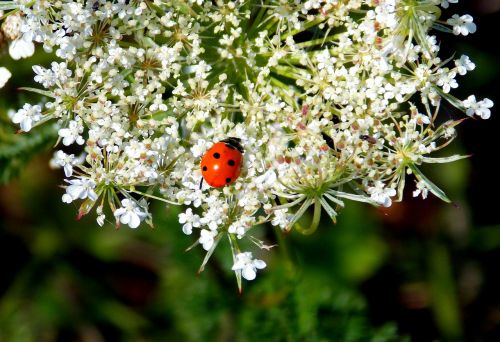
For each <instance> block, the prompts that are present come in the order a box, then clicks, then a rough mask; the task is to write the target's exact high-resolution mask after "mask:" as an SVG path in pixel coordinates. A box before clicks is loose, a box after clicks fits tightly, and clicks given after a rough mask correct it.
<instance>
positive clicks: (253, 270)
mask: <svg viewBox="0 0 500 342" xmlns="http://www.w3.org/2000/svg"><path fill="white" fill-rule="evenodd" d="M265 267H266V263H265V262H264V261H262V260H259V259H253V257H252V253H251V252H244V253H239V254H237V255H236V260H235V261H234V265H233V268H232V269H233V271H240V272H241V275H242V276H243V278H245V279H246V280H254V279H255V277H256V275H257V270H261V269H263V268H265Z"/></svg>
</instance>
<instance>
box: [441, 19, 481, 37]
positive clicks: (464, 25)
mask: <svg viewBox="0 0 500 342" xmlns="http://www.w3.org/2000/svg"><path fill="white" fill-rule="evenodd" d="M447 22H448V24H450V25H452V26H453V33H454V34H455V35H457V36H458V35H459V34H461V35H464V36H467V35H468V34H469V33H474V32H476V24H474V23H473V18H472V16H470V15H469V14H466V15H463V16H461V17H459V16H458V14H454V15H453V16H452V17H451V18H450V19H448V21H447Z"/></svg>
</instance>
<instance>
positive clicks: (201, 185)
mask: <svg viewBox="0 0 500 342" xmlns="http://www.w3.org/2000/svg"><path fill="white" fill-rule="evenodd" d="M202 187H203V177H201V180H200V190H201V188H202Z"/></svg>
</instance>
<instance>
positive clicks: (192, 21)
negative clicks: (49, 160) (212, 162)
mask: <svg viewBox="0 0 500 342" xmlns="http://www.w3.org/2000/svg"><path fill="white" fill-rule="evenodd" d="M456 2H457V0H418V1H416V0H377V1H373V0H345V1H331V0H314V1H295V0H290V1H287V0H280V1H271V0H262V1H260V0H259V1H256V0H255V1H254V0H251V1H231V2H225V1H205V2H203V1H201V0H200V1H183V2H182V4H181V2H173V3H172V4H170V3H169V2H166V1H125V0H116V1H102V0H100V1H83V0H61V1H58V2H57V4H55V5H54V4H52V3H53V2H50V1H35V2H32V1H26V0H16V1H15V2H14V3H15V5H16V6H18V7H19V11H13V13H14V14H12V15H10V16H8V17H7V19H6V20H5V21H4V23H3V24H2V26H1V27H2V30H3V35H4V36H5V37H6V38H7V40H8V41H9V43H10V49H11V50H12V51H11V54H12V57H14V58H21V57H26V56H28V55H30V54H32V53H33V51H34V46H33V42H35V43H40V45H43V49H44V50H45V51H49V52H50V51H52V52H53V53H54V54H55V56H57V58H58V60H57V61H54V62H53V63H51V65H50V67H49V66H47V65H45V66H43V65H36V66H33V71H34V79H35V81H36V82H38V83H39V85H40V87H42V88H43V89H39V90H36V92H37V93H40V94H43V95H46V100H44V102H43V105H42V104H40V105H35V106H31V105H24V107H23V108H21V109H20V110H19V111H17V112H16V113H14V114H13V115H12V120H13V122H14V123H17V124H19V125H20V127H21V130H23V131H28V130H30V129H31V128H32V127H33V126H34V125H36V124H40V123H42V122H47V121H52V122H53V123H55V125H56V127H57V129H58V134H59V139H60V142H61V144H62V145H63V146H71V148H72V152H73V153H75V154H76V155H80V153H79V152H80V151H79V150H81V152H82V154H81V155H82V158H75V157H74V156H73V155H72V154H67V152H63V151H59V152H57V153H56V155H55V158H54V160H53V162H54V163H55V164H57V165H58V166H60V167H63V169H64V172H65V176H66V177H74V175H76V178H73V179H70V180H67V182H68V183H69V185H68V186H67V187H66V194H65V195H64V196H63V200H64V201H65V202H68V203H69V202H73V201H75V200H77V199H81V200H83V201H82V204H81V207H80V209H79V216H81V215H85V214H87V213H88V212H89V211H90V210H94V209H95V210H96V212H97V223H98V224H99V225H103V224H104V222H105V218H106V216H105V214H104V212H105V211H104V208H103V206H104V205H109V209H110V210H111V212H113V214H114V216H115V219H116V222H117V224H120V223H121V224H126V225H128V226H130V227H131V228H136V227H138V226H139V225H140V224H141V223H143V222H144V223H146V224H148V225H152V224H153V223H152V222H153V219H152V217H151V215H150V214H149V213H148V210H147V208H148V203H147V202H148V201H153V200H154V201H162V202H164V203H165V204H168V205H181V206H182V207H181V208H182V209H181V212H180V213H179V217H178V220H179V223H180V225H182V231H183V232H184V233H185V234H187V235H191V234H192V235H194V236H195V239H196V242H195V245H201V248H203V249H204V250H206V251H207V253H208V256H207V258H206V259H205V261H204V263H203V265H202V268H203V266H204V264H205V263H206V262H207V260H208V257H210V255H211V254H212V253H213V251H214V249H215V248H216V247H217V246H218V245H219V244H220V243H228V242H229V244H230V247H231V252H232V256H233V259H234V266H233V270H234V271H235V273H236V275H237V277H238V279H240V278H241V277H243V278H245V279H247V280H252V279H254V278H255V276H256V270H257V269H262V268H264V267H265V263H264V262H263V261H260V260H255V259H253V258H252V254H251V252H244V253H242V252H241V249H240V244H241V245H243V243H244V242H243V241H242V240H245V242H250V243H252V244H255V245H256V246H257V247H258V248H264V247H263V246H266V243H265V242H264V241H260V240H259V239H258V238H256V237H255V236H254V230H255V229H256V227H262V226H263V225H264V224H270V225H271V226H277V227H279V228H280V229H282V230H283V231H290V230H292V229H295V230H297V231H299V232H301V233H303V234H311V233H312V232H313V231H314V230H315V229H316V227H318V225H319V222H320V218H321V215H328V217H329V218H331V219H332V220H333V221H335V220H336V219H337V216H338V214H339V211H340V210H342V208H343V207H344V206H345V201H346V200H353V201H360V202H365V203H370V204H373V205H383V206H390V205H391V204H392V202H393V201H401V200H403V194H404V193H405V192H404V189H405V186H406V185H407V183H409V182H406V180H407V179H409V178H414V181H415V182H416V184H417V186H416V187H417V189H416V190H415V192H414V195H416V196H418V195H422V197H424V198H425V197H426V196H427V195H428V194H429V193H431V194H433V195H435V196H437V197H439V198H441V199H442V200H445V201H449V199H448V198H447V197H446V195H445V194H444V192H443V191H442V190H441V189H439V188H438V187H437V186H436V185H435V184H433V183H432V182H431V181H430V180H429V179H428V178H427V177H425V175H424V174H423V173H422V172H421V170H420V166H421V165H422V164H424V163H442V162H447V161H450V162H451V161H454V160H457V159H460V158H461V156H451V157H448V158H443V157H440V158H435V157H434V156H433V153H434V151H436V150H440V149H442V148H444V147H445V146H447V145H448V144H449V143H450V142H451V140H453V139H454V138H455V137H456V129H455V127H456V126H457V125H458V124H460V123H461V122H462V121H463V120H456V121H446V118H447V116H443V117H442V112H441V110H440V108H442V107H444V106H441V102H449V103H450V104H451V105H453V106H455V107H457V108H458V109H460V110H462V111H463V112H464V113H466V115H469V116H473V115H477V116H479V117H481V118H483V119H487V118H489V116H490V114H491V113H490V108H491V107H492V105H493V103H492V102H491V101H490V100H488V99H484V100H482V101H479V102H478V101H476V98H475V97H474V96H470V97H469V98H468V99H466V100H465V101H462V100H459V99H457V98H456V97H455V96H454V95H453V92H454V89H455V88H457V87H458V85H459V81H460V76H462V75H465V74H466V73H467V72H469V71H472V70H474V68H475V64H474V63H473V62H472V61H471V60H470V59H469V58H468V57H467V56H461V57H460V59H457V60H453V58H449V57H450V56H444V57H445V58H443V56H441V55H440V44H441V43H440V42H439V40H438V37H437V36H436V34H435V31H434V29H440V30H443V31H448V32H454V33H455V34H457V35H458V34H461V35H468V34H469V33H474V32H475V31H476V25H475V24H474V22H473V19H472V17H471V16H469V15H463V16H458V15H453V16H452V17H451V18H449V19H448V20H446V18H441V16H442V15H443V12H442V11H441V10H440V8H439V7H438V5H439V4H440V5H441V6H442V7H443V8H447V7H448V6H449V4H450V3H456ZM153 3H154V4H153ZM0 70H1V69H0ZM0 72H1V71H0ZM6 78H8V74H6V73H5V72H4V76H3V79H4V80H5V79H6ZM1 80H2V77H1V74H0V81H1ZM4 82H5V81H3V83H4ZM0 84H1V82H0ZM410 101H411V102H410ZM227 137H235V138H239V139H241V141H242V145H243V148H244V150H245V151H244V155H243V160H244V161H243V164H242V169H241V174H240V176H239V178H238V179H237V180H236V181H235V182H234V183H232V184H231V185H229V186H226V187H223V188H218V189H216V188H211V187H209V186H208V185H207V184H206V182H201V180H202V172H201V170H200V165H199V163H200V158H201V157H202V156H203V154H204V153H205V152H206V151H207V150H208V149H209V148H210V146H211V145H212V144H213V143H215V142H218V141H221V140H223V139H225V138H227ZM74 151H77V152H74ZM77 159H78V160H77ZM83 159H84V160H83ZM411 184H414V183H411ZM308 210H311V211H312V216H311V222H310V224H309V225H304V224H303V221H304V220H300V219H301V217H303V215H304V213H305V212H307V211H308ZM299 220H300V222H301V223H302V224H298V222H299ZM303 226H304V227H303ZM239 283H240V282H239Z"/></svg>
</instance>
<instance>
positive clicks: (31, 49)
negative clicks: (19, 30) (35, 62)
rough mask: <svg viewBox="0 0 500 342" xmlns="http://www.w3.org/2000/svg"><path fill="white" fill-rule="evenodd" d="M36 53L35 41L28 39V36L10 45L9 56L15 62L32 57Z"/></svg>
mask: <svg viewBox="0 0 500 342" xmlns="http://www.w3.org/2000/svg"><path fill="white" fill-rule="evenodd" d="M34 53H35V44H33V41H31V40H30V39H28V38H27V36H26V35H23V36H21V37H19V38H17V39H16V40H14V41H12V42H11V43H10V46H9V54H10V57H12V59H14V60H19V59H21V58H28V57H31V56H33V54H34Z"/></svg>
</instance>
